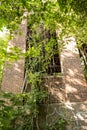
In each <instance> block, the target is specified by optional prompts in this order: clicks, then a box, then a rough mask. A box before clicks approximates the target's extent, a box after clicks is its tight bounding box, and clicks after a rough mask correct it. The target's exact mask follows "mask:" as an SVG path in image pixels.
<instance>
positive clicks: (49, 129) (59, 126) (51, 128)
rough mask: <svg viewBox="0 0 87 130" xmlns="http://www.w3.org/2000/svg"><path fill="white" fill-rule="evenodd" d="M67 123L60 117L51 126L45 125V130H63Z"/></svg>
mask: <svg viewBox="0 0 87 130" xmlns="http://www.w3.org/2000/svg"><path fill="white" fill-rule="evenodd" d="M67 125H68V122H67V121H66V120H65V119H63V118H62V117H60V118H59V119H58V120H57V121H56V122H55V123H54V124H53V125H50V126H49V125H47V128H46V130H54V129H55V130H65V129H66V126H67Z"/></svg>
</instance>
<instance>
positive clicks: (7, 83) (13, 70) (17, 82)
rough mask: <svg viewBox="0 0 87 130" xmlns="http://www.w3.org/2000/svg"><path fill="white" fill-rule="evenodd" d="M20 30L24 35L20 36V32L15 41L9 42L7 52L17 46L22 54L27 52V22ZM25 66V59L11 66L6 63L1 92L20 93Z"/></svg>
mask: <svg viewBox="0 0 87 130" xmlns="http://www.w3.org/2000/svg"><path fill="white" fill-rule="evenodd" d="M20 30H21V31H22V35H20V34H19V31H18V32H17V34H16V35H15V36H14V39H13V40H11V41H9V43H8V48H7V51H9V48H11V47H14V46H17V47H19V48H20V49H21V50H22V52H25V51H26V33H27V20H26V19H24V20H22V23H21V25H20ZM24 65H25V59H24V58H21V59H20V60H17V61H16V62H14V63H12V64H11V65H9V66H7V63H5V67H4V72H3V78H2V87H1V90H2V91H4V92H13V93H20V92H21V89H22V86H23V82H24Z"/></svg>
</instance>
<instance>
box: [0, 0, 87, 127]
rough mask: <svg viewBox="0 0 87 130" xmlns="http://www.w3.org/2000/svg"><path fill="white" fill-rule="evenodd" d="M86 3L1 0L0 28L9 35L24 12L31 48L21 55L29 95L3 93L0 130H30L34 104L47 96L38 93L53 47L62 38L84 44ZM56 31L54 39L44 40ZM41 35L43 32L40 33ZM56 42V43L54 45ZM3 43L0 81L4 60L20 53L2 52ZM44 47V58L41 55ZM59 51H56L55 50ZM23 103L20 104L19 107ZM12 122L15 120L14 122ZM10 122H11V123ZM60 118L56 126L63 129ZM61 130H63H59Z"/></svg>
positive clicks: (4, 43) (0, 43) (2, 43)
mask: <svg viewBox="0 0 87 130" xmlns="http://www.w3.org/2000/svg"><path fill="white" fill-rule="evenodd" d="M86 3H87V1H86V0H80V1H79V0H75V1H72V0H15V1H14V0H1V1H0V29H1V28H2V27H3V26H6V27H7V28H8V29H9V30H10V32H11V33H13V31H16V30H17V29H18V27H19V24H20V23H21V20H22V19H23V13H24V12H28V16H27V17H26V18H27V22H28V27H29V29H30V30H31V31H32V33H31V40H30V41H29V44H30V45H31V48H29V49H28V50H27V52H26V53H25V57H26V58H27V59H28V60H29V61H28V62H27V63H26V66H25V68H26V75H27V83H26V84H29V85H30V87H31V92H30V93H27V94H26V93H24V94H19V95H13V94H7V93H6V94H4V95H3V98H4V100H3V98H1V100H0V129H1V130H17V129H18V130H25V129H29V130H32V119H33V117H36V115H37V113H38V111H37V104H39V103H41V102H42V100H43V99H44V98H45V96H46V95H47V94H46V93H45V92H44V91H42V90H41V83H42V82H41V81H42V77H43V72H46V69H47V66H48V65H49V63H50V60H51V56H52V55H53V53H56V52H53V49H52V48H53V46H54V45H55V44H56V43H57V42H58V43H59V46H62V45H61V44H63V43H64V40H63V39H64V38H65V37H69V36H73V37H75V38H76V40H77V42H78V43H79V46H82V44H83V43H84V42H85V43H87V37H86V32H87V7H86V5H87V4H86ZM49 31H50V35H52V34H54V32H55V31H57V37H56V39H55V37H51V38H50V39H49V38H48V37H46V32H49ZM44 32H45V33H44ZM56 41H57V42H56ZM6 46H7V40H3V39H0V79H1V77H2V76H1V75H2V69H3V64H4V61H5V60H7V61H15V60H17V59H20V57H21V56H24V54H23V53H22V52H21V50H20V49H19V48H18V47H16V46H15V47H14V48H10V52H9V53H7V52H6ZM42 47H44V48H45V52H46V55H45V57H44V56H43V55H42V54H41V53H42ZM58 51H59V50H58ZM23 100H24V104H23ZM15 120H16V121H15ZM12 121H14V123H13V122H12ZM64 124H65V121H64V120H62V119H60V121H58V123H57V124H55V126H56V127H58V128H59V127H61V126H64ZM60 129H61V130H63V129H64V128H60Z"/></svg>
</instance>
